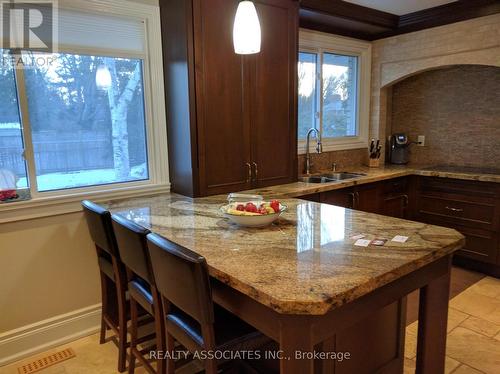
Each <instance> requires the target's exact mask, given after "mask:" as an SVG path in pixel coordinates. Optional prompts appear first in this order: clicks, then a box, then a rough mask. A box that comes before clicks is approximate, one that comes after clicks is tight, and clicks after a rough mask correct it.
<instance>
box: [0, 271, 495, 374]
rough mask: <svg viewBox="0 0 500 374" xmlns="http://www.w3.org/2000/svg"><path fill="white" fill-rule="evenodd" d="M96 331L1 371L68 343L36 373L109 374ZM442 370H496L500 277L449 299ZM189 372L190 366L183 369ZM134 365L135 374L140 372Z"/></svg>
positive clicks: (409, 364)
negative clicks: (61, 357) (65, 351)
mask: <svg viewBox="0 0 500 374" xmlns="http://www.w3.org/2000/svg"><path fill="white" fill-rule="evenodd" d="M417 324H418V322H414V323H412V324H410V325H409V326H408V327H407V334H406V347H405V373H414V372H415V356H416V338H417V335H416V334H417ZM98 340H99V338H98V335H97V334H95V335H91V336H89V337H86V338H83V339H80V340H77V341H74V342H72V343H69V344H66V345H64V346H61V347H58V348H56V349H52V350H50V351H47V352H44V353H42V354H39V355H36V356H33V357H30V358H28V359H26V360H23V361H20V362H16V363H13V364H11V365H8V366H5V367H1V368H0V374H18V372H17V368H18V367H19V366H21V365H22V364H25V363H27V362H30V361H33V360H34V359H36V358H38V357H41V356H44V355H45V354H47V353H52V352H55V351H56V350H59V349H61V348H65V347H68V346H69V347H72V348H73V350H74V351H75V353H76V357H75V358H72V359H70V360H68V361H64V362H62V363H60V364H58V365H54V366H52V367H49V368H47V369H45V370H43V371H41V374H89V373H91V374H114V373H117V371H116V359H117V350H116V347H115V345H114V344H113V343H112V342H108V343H106V344H103V345H99V343H98ZM446 353H447V355H446V373H453V374H474V373H487V374H497V373H500V279H495V278H491V277H485V278H482V279H481V280H479V281H478V282H477V283H475V284H473V285H472V286H471V287H469V288H467V289H466V290H465V291H463V292H461V293H459V294H458V295H457V296H455V297H454V298H453V299H452V300H451V301H450V309H449V318H448V343H447V352H446ZM187 371H189V372H192V371H191V370H187ZM145 372H146V371H145V370H144V369H143V368H137V370H136V373H137V374H143V373H145Z"/></svg>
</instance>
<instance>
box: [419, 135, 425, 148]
mask: <svg viewBox="0 0 500 374" xmlns="http://www.w3.org/2000/svg"><path fill="white" fill-rule="evenodd" d="M417 145H418V146H419V147H423V146H425V135H419V136H418V138H417Z"/></svg>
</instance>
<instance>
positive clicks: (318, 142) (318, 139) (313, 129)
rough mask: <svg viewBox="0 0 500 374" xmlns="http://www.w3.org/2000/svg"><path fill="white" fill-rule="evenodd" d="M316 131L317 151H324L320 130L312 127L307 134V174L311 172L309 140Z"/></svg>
mask: <svg viewBox="0 0 500 374" xmlns="http://www.w3.org/2000/svg"><path fill="white" fill-rule="evenodd" d="M312 133H314V137H315V138H316V152H317V153H321V152H323V146H322V145H321V136H320V135H319V132H318V130H316V129H315V128H314V127H311V128H310V129H309V131H307V135H306V174H307V175H309V174H310V171H311V170H310V169H311V155H310V154H309V140H310V138H311V134H312Z"/></svg>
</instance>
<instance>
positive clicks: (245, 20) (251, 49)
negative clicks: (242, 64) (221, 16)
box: [233, 0, 261, 55]
mask: <svg viewBox="0 0 500 374" xmlns="http://www.w3.org/2000/svg"><path fill="white" fill-rule="evenodd" d="M260 40H261V32H260V22H259V16H258V15H257V10H256V9H255V5H254V3H253V2H252V1H247V0H243V1H240V3H239V4H238V9H237V10H236V16H235V17H234V26H233V44H234V52H236V53H237V54H239V55H250V54H253V53H259V52H260Z"/></svg>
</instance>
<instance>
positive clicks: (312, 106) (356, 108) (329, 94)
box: [298, 30, 370, 152]
mask: <svg viewBox="0 0 500 374" xmlns="http://www.w3.org/2000/svg"><path fill="white" fill-rule="evenodd" d="M369 52H370V47H369V44H368V43H364V42H358V41H353V40H351V39H347V38H339V37H335V36H331V35H326V34H321V33H315V32H309V31H302V30H301V32H300V52H299V59H298V60H299V62H298V140H299V142H298V144H299V152H304V151H305V138H306V134H307V132H308V130H309V129H311V128H315V129H316V130H318V131H319V133H320V134H321V138H322V142H323V149H324V150H336V149H349V148H361V147H365V146H366V139H367V131H368V128H367V127H368V116H367V112H368V105H367V104H368V90H369V74H370V72H369V68H370V56H369Z"/></svg>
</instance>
